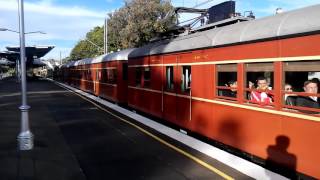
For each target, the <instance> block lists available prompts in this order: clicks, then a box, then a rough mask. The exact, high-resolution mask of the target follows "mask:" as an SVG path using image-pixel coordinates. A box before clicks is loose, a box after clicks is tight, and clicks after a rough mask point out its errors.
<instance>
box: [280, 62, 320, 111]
mask: <svg viewBox="0 0 320 180" xmlns="http://www.w3.org/2000/svg"><path fill="white" fill-rule="evenodd" d="M283 70H284V81H283V85H284V86H283V91H282V97H283V102H284V107H286V108H290V109H295V110H298V111H300V112H303V113H308V114H316V113H320V110H319V109H320V105H319V102H320V100H319V98H320V94H319V79H320V61H296V62H284V63H283Z"/></svg>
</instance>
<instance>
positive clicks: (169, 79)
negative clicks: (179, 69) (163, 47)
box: [166, 66, 174, 91]
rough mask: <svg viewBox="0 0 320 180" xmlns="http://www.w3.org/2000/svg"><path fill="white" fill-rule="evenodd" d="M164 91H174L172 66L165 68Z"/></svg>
mask: <svg viewBox="0 0 320 180" xmlns="http://www.w3.org/2000/svg"><path fill="white" fill-rule="evenodd" d="M166 90H169V91H170V90H174V82H173V66H167V67H166Z"/></svg>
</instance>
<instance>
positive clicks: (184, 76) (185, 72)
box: [181, 66, 191, 92]
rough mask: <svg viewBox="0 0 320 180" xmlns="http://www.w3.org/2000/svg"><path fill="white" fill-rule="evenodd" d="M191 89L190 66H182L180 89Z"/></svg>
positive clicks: (183, 90) (187, 90) (184, 90)
mask: <svg viewBox="0 0 320 180" xmlns="http://www.w3.org/2000/svg"><path fill="white" fill-rule="evenodd" d="M190 89H191V66H182V73H181V91H182V92H190Z"/></svg>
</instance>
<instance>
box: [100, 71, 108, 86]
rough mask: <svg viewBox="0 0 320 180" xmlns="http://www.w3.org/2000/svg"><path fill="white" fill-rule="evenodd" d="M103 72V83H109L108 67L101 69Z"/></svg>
mask: <svg viewBox="0 0 320 180" xmlns="http://www.w3.org/2000/svg"><path fill="white" fill-rule="evenodd" d="M101 71H102V72H101V82H103V83H107V82H108V81H107V80H108V76H107V75H108V74H107V69H102V70H101Z"/></svg>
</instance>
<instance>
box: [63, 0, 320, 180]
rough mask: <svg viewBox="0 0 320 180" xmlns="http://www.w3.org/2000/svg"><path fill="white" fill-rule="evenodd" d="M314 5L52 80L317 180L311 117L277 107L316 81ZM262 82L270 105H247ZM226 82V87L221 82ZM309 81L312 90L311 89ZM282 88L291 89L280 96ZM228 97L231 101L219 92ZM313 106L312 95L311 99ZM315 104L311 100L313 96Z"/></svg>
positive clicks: (74, 68) (84, 64)
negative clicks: (266, 84)
mask: <svg viewBox="0 0 320 180" xmlns="http://www.w3.org/2000/svg"><path fill="white" fill-rule="evenodd" d="M319 17H320V5H314V6H310V7H306V8H302V9H297V10H293V11H289V12H284V13H281V14H276V15H274V16H270V17H265V18H261V19H257V20H250V21H243V22H238V23H234V24H231V25H226V26H219V25H216V26H215V25H211V26H215V27H214V28H202V29H201V28H200V29H198V30H197V31H193V32H192V31H191V32H190V33H189V34H188V35H183V36H178V37H175V38H169V39H163V40H159V41H156V42H150V44H147V45H145V46H143V47H140V48H135V49H126V50H123V51H119V52H115V53H111V54H106V55H102V56H100V57H97V58H89V59H84V60H79V61H76V62H70V63H68V64H65V65H63V66H62V67H61V70H60V72H59V73H58V76H57V77H58V79H59V80H61V81H62V82H64V83H67V84H69V85H72V86H75V87H77V88H79V89H82V90H85V91H89V92H91V93H93V94H95V95H97V96H100V97H103V98H106V99H108V100H111V101H113V102H116V103H119V104H126V105H127V106H129V107H131V108H133V109H136V110H137V111H139V112H144V113H146V114H149V115H151V116H154V117H157V118H159V119H162V120H163V121H164V122H169V123H172V124H174V125H175V126H178V127H180V128H181V129H183V130H185V131H187V132H192V133H194V134H198V135H200V136H202V137H206V138H208V139H210V140H213V141H215V142H219V143H221V144H224V145H226V146H228V147H232V148H233V149H235V150H239V151H240V152H243V153H246V154H249V155H251V156H253V157H257V158H258V159H262V160H263V162H265V165H266V166H267V167H268V166H269V165H268V164H269V163H270V164H271V166H270V167H278V168H276V169H275V171H277V170H279V169H282V170H280V171H281V172H282V173H283V174H284V175H286V176H288V177H290V178H296V176H295V175H293V174H295V172H298V174H299V175H300V176H304V175H305V176H306V177H313V178H317V179H320V168H319V164H320V155H319V154H318V153H319V152H320V140H318V138H319V137H320V115H319V113H320V109H319V106H318V108H317V107H315V108H310V107H301V106H297V105H296V104H295V103H293V104H288V103H286V100H285V99H286V97H288V96H292V97H298V96H299V97H300V96H302V97H303V96H305V97H307V96H310V94H308V93H305V92H302V91H303V86H304V81H306V80H308V79H312V78H313V79H314V80H315V79H316V78H319V74H320V18H319ZM260 76H263V77H265V79H266V81H267V83H268V84H269V88H268V90H267V91H268V93H270V94H271V96H272V102H271V103H268V104H263V103H256V102H254V101H252V99H251V97H250V94H251V93H252V92H253V91H256V89H255V88H254V86H257V84H256V79H257V78H258V77H260ZM229 81H233V82H236V84H237V85H236V86H235V87H230V86H228V82H229ZM314 82H315V83H318V86H319V82H316V81H314ZM286 83H289V84H290V85H291V86H292V87H293V89H294V90H293V91H286V90H285V89H284V86H285V84H286ZM226 91H233V92H234V94H235V95H234V96H229V95H228V94H225V93H224V92H226ZM312 96H314V97H317V98H318V102H319V99H320V94H319V93H317V94H312ZM315 99H316V98H315Z"/></svg>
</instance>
